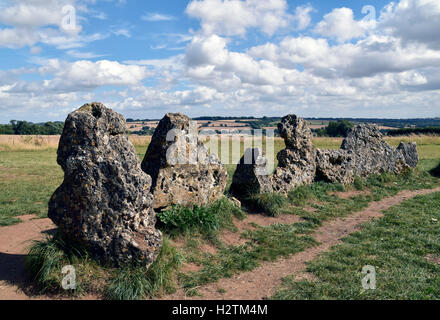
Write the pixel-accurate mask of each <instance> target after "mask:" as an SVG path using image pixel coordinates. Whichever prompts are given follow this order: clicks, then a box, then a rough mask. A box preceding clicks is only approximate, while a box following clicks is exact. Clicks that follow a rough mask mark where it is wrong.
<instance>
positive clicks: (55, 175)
mask: <svg viewBox="0 0 440 320" xmlns="http://www.w3.org/2000/svg"><path fill="white" fill-rule="evenodd" d="M62 180H63V172H62V170H61V168H60V167H59V166H58V164H57V163H56V150H54V149H50V150H45V151H0V226H5V225H11V224H14V223H16V222H19V220H17V219H16V218H14V217H16V216H21V215H27V214H36V215H38V216H39V217H45V216H46V215H47V203H48V201H49V199H50V197H51V196H52V194H53V192H54V191H55V190H56V188H57V187H58V186H59V185H60V184H61V182H62Z"/></svg>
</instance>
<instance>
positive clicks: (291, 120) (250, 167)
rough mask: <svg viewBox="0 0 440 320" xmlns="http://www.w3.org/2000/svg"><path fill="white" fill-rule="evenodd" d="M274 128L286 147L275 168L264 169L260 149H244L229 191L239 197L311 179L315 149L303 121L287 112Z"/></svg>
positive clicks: (285, 188) (288, 188) (289, 187)
mask: <svg viewBox="0 0 440 320" xmlns="http://www.w3.org/2000/svg"><path fill="white" fill-rule="evenodd" d="M278 129H279V131H280V134H281V137H283V138H284V140H285V144H286V146H287V148H286V149H284V150H281V151H280V152H279V153H278V156H277V158H278V167H277V168H276V170H275V172H274V173H273V174H271V173H270V172H267V168H266V167H267V159H266V158H265V157H264V155H263V152H262V151H261V150H260V149H248V150H246V152H245V155H244V156H243V158H242V159H241V160H240V163H239V165H238V167H237V170H236V171H235V174H234V177H233V182H232V185H231V190H230V191H231V193H232V194H233V195H235V196H237V197H238V198H239V199H241V198H243V197H246V196H247V195H249V194H253V193H268V192H281V193H288V192H289V191H291V190H293V189H295V188H296V187H297V186H300V185H303V184H310V183H312V182H313V181H314V178H315V172H316V149H315V147H314V146H313V142H312V132H311V130H310V129H309V128H308V126H307V123H306V121H305V120H304V119H302V118H300V117H297V116H295V115H288V116H286V117H284V118H283V119H282V120H281V123H280V124H278ZM252 154H253V157H252ZM246 159H248V161H245V160H246ZM249 159H251V160H249Z"/></svg>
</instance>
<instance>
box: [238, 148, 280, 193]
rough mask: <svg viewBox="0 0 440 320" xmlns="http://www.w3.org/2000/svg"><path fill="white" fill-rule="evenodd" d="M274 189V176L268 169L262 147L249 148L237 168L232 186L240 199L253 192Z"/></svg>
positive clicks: (265, 191) (264, 191)
mask: <svg viewBox="0 0 440 320" xmlns="http://www.w3.org/2000/svg"><path fill="white" fill-rule="evenodd" d="M272 191H273V185H272V176H271V175H270V173H269V172H268V171H267V160H266V158H265V157H264V155H263V151H262V150H261V149H260V148H255V149H251V148H249V149H247V150H246V151H245V153H244V155H243V157H242V158H241V159H240V162H239V164H238V166H237V169H236V170H235V173H234V176H233V178H232V184H231V188H230V192H231V194H233V195H234V196H236V197H237V198H238V199H243V198H246V197H247V196H249V195H251V194H258V193H267V192H272Z"/></svg>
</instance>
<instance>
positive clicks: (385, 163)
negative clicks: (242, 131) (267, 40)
mask: <svg viewBox="0 0 440 320" xmlns="http://www.w3.org/2000/svg"><path fill="white" fill-rule="evenodd" d="M278 129H279V132H280V135H281V137H283V138H284V140H285V144H286V146H287V148H286V149H284V150H281V151H280V152H279V153H278V156H277V158H278V167H277V168H276V170H275V172H274V173H273V174H272V175H263V176H262V177H261V176H258V175H257V174H256V173H257V172H259V171H260V172H261V171H263V172H264V169H265V168H264V167H265V165H266V163H267V160H266V158H264V156H263V155H262V151H261V150H258V151H252V149H248V151H246V153H248V152H256V155H257V157H256V160H255V161H253V162H251V163H246V164H244V163H243V159H242V160H241V161H240V163H239V165H238V167H237V171H236V172H235V174H234V178H233V183H232V186H231V193H232V194H234V195H235V196H237V197H238V198H239V199H241V198H243V197H244V196H245V195H248V194H249V192H253V193H267V192H279V193H288V192H289V191H291V190H293V189H295V188H296V187H298V186H300V185H304V184H311V183H313V182H314V181H327V182H333V183H341V184H344V185H347V184H351V183H353V182H354V179H355V177H356V176H359V177H366V176H368V175H370V174H380V173H384V172H393V173H396V174H400V173H403V172H404V171H406V170H407V169H409V167H413V168H414V167H416V166H417V163H418V154H417V146H416V144H415V143H411V144H404V143H401V145H400V146H399V147H398V148H397V149H395V148H393V147H391V146H390V145H388V144H387V143H386V142H385V141H384V140H383V135H382V133H381V132H380V130H379V128H378V127H377V125H373V124H358V125H356V126H354V127H353V129H351V131H350V132H349V133H348V135H347V137H346V138H345V139H344V141H343V143H342V147H341V149H339V150H319V149H316V148H315V147H314V146H313V142H312V132H311V131H310V129H309V127H308V126H307V123H306V121H305V120H304V119H301V118H300V117H297V116H295V115H288V116H286V117H284V118H283V119H282V120H281V123H280V124H278ZM266 171H267V170H266Z"/></svg>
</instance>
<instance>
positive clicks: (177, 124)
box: [142, 113, 227, 209]
mask: <svg viewBox="0 0 440 320" xmlns="http://www.w3.org/2000/svg"><path fill="white" fill-rule="evenodd" d="M142 170H144V171H145V172H146V173H147V174H149V175H150V176H151V178H152V185H151V192H153V194H154V208H156V209H163V208H167V207H169V206H171V205H176V204H179V205H185V206H194V205H197V206H203V205H207V204H210V203H212V202H214V201H215V200H217V199H219V198H221V197H222V196H223V192H224V190H225V188H226V183H227V171H226V168H225V166H224V165H222V164H221V163H220V161H219V160H218V158H217V156H215V155H209V154H208V150H207V148H206V147H205V146H204V144H203V143H202V142H201V141H200V140H199V138H198V134H197V128H196V124H195V123H194V122H192V121H191V120H190V119H189V118H188V117H187V116H185V115H183V114H180V113H176V114H173V113H169V114H167V115H166V116H165V117H164V118H163V119H162V120H161V121H160V122H159V125H158V127H157V128H156V131H155V132H154V135H153V138H152V140H151V143H150V145H149V147H148V150H147V152H146V154H145V157H144V160H143V162H142Z"/></svg>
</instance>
